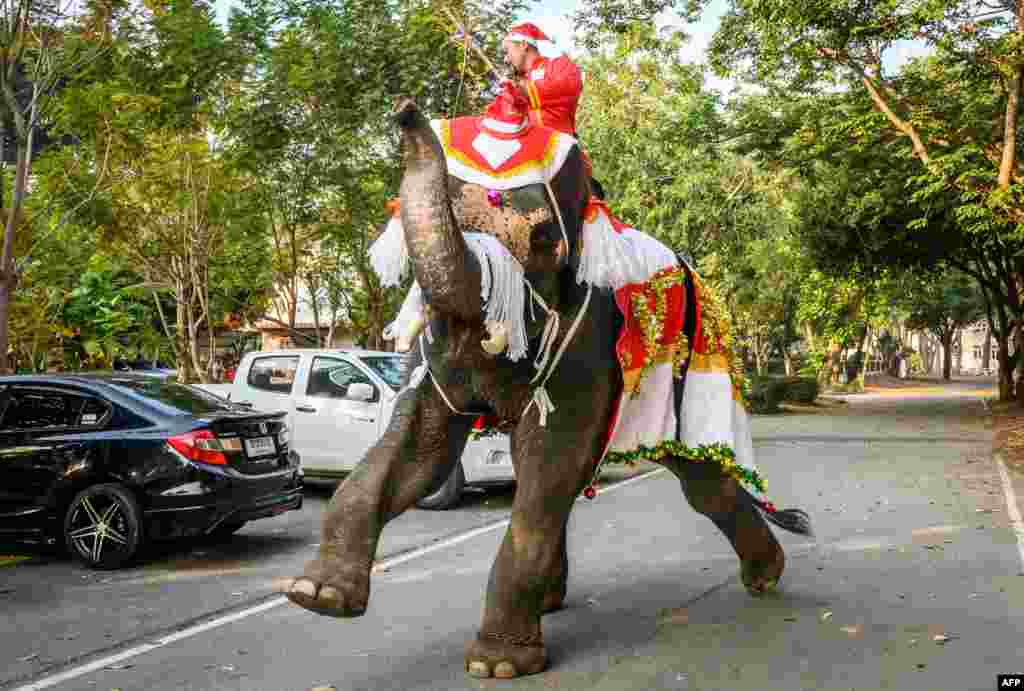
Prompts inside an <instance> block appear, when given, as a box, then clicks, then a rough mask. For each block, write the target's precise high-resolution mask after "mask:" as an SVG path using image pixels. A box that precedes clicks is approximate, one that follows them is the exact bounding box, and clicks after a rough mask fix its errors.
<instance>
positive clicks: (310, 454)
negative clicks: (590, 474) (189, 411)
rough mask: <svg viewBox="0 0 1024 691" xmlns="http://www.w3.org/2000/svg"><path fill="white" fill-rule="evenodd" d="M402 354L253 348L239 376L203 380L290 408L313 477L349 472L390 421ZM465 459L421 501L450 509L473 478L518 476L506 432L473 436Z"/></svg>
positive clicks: (266, 404) (296, 440)
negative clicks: (230, 379) (221, 380)
mask: <svg viewBox="0 0 1024 691" xmlns="http://www.w3.org/2000/svg"><path fill="white" fill-rule="evenodd" d="M402 357H403V356H402V355H399V354H396V353H388V352H380V351H371V350H357V349H346V350H312V349H310V350H306V349H303V350H275V351H267V352H258V353H249V354H248V355H246V356H245V357H244V358H243V359H242V362H241V364H239V366H238V370H237V371H236V372H235V379H234V382H233V383H231V384H220V385H217V384H214V385H207V386H204V387H203V388H205V389H207V390H209V391H212V392H213V393H217V394H219V395H221V396H224V397H225V398H230V399H231V400H232V401H233V402H235V403H238V404H241V405H249V406H252V408H253V409H254V410H259V411H265V412H272V411H278V410H283V411H285V412H287V413H288V426H289V428H290V431H291V440H292V442H291V443H292V449H293V450H294V451H295V452H296V453H298V454H299V458H300V460H301V462H302V468H303V471H304V473H305V475H306V477H307V478H312V479H318V478H323V479H337V478H341V477H343V476H344V475H345V474H346V473H347V472H348V471H349V470H351V469H352V468H353V467H355V465H356V464H357V463H358V462H359V461H360V460H361V459H362V458H363V455H364V454H365V453H366V451H367V450H368V449H369V448H370V447H371V446H372V445H373V444H374V442H376V441H377V439H379V438H380V437H381V435H382V434H383V433H384V430H385V429H387V425H388V421H389V420H390V419H391V413H392V411H393V409H394V405H395V399H396V397H397V393H398V388H399V386H400V381H401V360H402ZM461 460H462V462H461V463H460V464H459V465H457V466H456V467H455V470H454V471H453V473H452V475H451V477H450V478H449V479H448V481H447V482H445V484H444V485H443V486H442V487H441V488H440V489H438V490H437V491H436V492H435V493H434V494H432V495H430V496H428V497H425V498H424V499H422V500H420V502H418V506H420V507H421V508H429V509H447V508H451V507H453V506H455V505H456V504H458V502H459V498H460V496H461V494H462V490H463V487H464V486H466V485H477V486H480V485H490V484H507V483H510V482H514V480H515V475H514V473H513V471H512V458H511V455H510V453H509V440H508V437H507V436H506V435H499V436H494V437H484V438H481V439H475V440H474V439H471V440H470V441H469V443H467V444H466V450H465V451H464V452H463V454H462V459H461Z"/></svg>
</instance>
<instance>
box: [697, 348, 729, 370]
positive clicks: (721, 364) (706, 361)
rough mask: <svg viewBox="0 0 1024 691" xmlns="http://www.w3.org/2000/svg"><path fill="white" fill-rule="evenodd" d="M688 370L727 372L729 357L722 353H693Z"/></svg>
mask: <svg viewBox="0 0 1024 691" xmlns="http://www.w3.org/2000/svg"><path fill="white" fill-rule="evenodd" d="M689 371H690V372H720V373H722V374H729V358H727V357H726V356H725V355H723V354H722V353H693V355H692V356H691V357H690V367H689Z"/></svg>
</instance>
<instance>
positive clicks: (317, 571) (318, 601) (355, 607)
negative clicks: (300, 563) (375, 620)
mask: <svg viewBox="0 0 1024 691" xmlns="http://www.w3.org/2000/svg"><path fill="white" fill-rule="evenodd" d="M274 589H275V590H277V591H278V592H280V593H283V594H284V595H286V596H287V597H288V599H289V600H291V601H292V602H294V603H295V604H297V605H299V606H300V607H303V608H305V609H308V610H309V611H310V612H316V613H317V614H322V615H324V616H328V617H359V616H362V615H363V614H365V613H366V605H367V603H368V602H369V600H370V573H369V568H365V569H363V568H360V569H352V568H351V567H348V568H344V569H343V568H340V567H338V566H337V565H335V566H334V567H333V568H332V566H331V563H330V562H327V561H325V560H323V559H322V558H317V559H314V560H313V561H311V562H309V564H307V565H306V572H305V574H303V575H302V576H300V577H299V578H286V579H282V580H280V581H277V582H276V583H275V588H274Z"/></svg>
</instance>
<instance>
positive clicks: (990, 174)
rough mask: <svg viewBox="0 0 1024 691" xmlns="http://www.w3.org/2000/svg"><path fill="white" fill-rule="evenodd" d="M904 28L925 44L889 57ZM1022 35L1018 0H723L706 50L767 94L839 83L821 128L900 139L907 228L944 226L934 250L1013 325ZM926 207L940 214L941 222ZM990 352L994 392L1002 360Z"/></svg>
mask: <svg viewBox="0 0 1024 691" xmlns="http://www.w3.org/2000/svg"><path fill="white" fill-rule="evenodd" d="M908 40H917V41H920V42H922V43H923V44H926V45H927V46H929V47H930V48H931V50H932V55H930V56H928V57H925V58H919V59H916V60H913V61H911V62H909V63H908V64H907V65H905V66H902V67H900V68H898V69H897V70H892V69H890V67H889V64H890V63H889V62H888V60H887V54H888V53H889V52H890V51H891V50H892V49H893V48H894V47H895V46H896V45H897V44H898V43H899V42H900V41H908ZM1022 43H1024V6H1021V5H1020V4H1019V3H1009V2H1000V1H997V2H994V3H983V4H981V5H979V4H978V3H973V2H966V1H963V2H960V1H957V0H945V1H942V2H930V3H918V4H915V5H912V6H907V5H905V4H901V3H862V4H860V5H856V6H850V5H846V4H834V3H830V2H826V1H825V0H821V1H815V2H810V3H803V4H797V5H794V4H792V3H786V2H782V1H781V0H769V1H768V2H761V1H758V2H754V1H753V0H734V1H733V2H732V3H731V9H730V11H729V13H728V14H727V15H726V17H725V19H724V20H723V23H722V26H721V29H720V30H719V31H718V33H717V34H716V36H715V39H714V40H713V42H712V51H711V52H712V58H713V62H714V64H715V65H716V67H717V68H718V69H719V70H721V71H723V72H728V73H730V74H732V75H734V76H739V77H745V78H747V79H750V80H753V81H755V82H757V83H759V84H761V85H763V86H765V87H766V88H768V89H770V90H771V91H772V92H773V93H775V94H777V95H779V96H786V97H789V98H790V99H794V98H796V97H797V96H798V95H800V94H806V93H811V92H815V91H818V92H821V91H824V90H826V89H827V88H828V87H830V86H831V87H834V88H836V90H838V91H840V92H841V91H843V90H844V89H845V90H846V93H845V94H841V95H840V96H839V97H840V98H843V99H844V100H845V101H846V103H847V106H848V117H847V118H844V119H842V120H841V121H839V122H840V124H839V126H838V127H836V128H833V131H832V134H835V135H838V134H840V133H841V134H842V135H843V137H845V144H846V146H845V147H841V148H843V149H844V150H845V152H846V153H847V154H849V155H851V156H853V157H857V156H859V155H861V154H863V153H864V152H865V151H867V148H866V146H865V144H866V143H867V142H876V143H878V144H880V145H881V146H884V147H886V148H888V149H896V150H899V151H901V152H902V154H903V158H904V160H905V164H904V165H902V166H901V169H902V170H904V171H906V172H905V173H904V181H903V182H904V184H905V188H906V189H907V190H908V194H906V195H904V196H906V197H907V198H908V199H909V200H910V201H911V202H912V206H914V207H916V210H917V211H918V212H919V213H920V212H922V211H923V213H921V215H920V216H919V217H918V218H910V219H905V220H906V221H908V222H907V223H906V224H905V227H906V228H908V229H910V230H915V229H916V230H927V229H931V230H936V229H941V230H942V231H945V230H947V229H949V228H951V227H955V228H956V229H957V231H958V233H957V234H958V235H960V236H961V237H962V238H963V241H962V242H960V243H959V246H960V247H961V248H962V250H961V251H958V252H954V253H951V254H947V255H946V256H944V257H943V259H945V260H946V261H959V262H960V264H959V265H958V268H960V269H961V270H963V271H965V272H967V273H968V274H969V275H971V276H972V277H973V278H975V280H977V281H978V282H979V284H981V285H983V286H984V290H985V291H986V293H987V294H988V295H989V297H990V298H991V300H992V301H993V303H994V308H995V310H996V311H997V312H998V311H1000V310H1003V311H1006V312H1008V313H1009V314H1008V316H1010V317H1012V318H1013V319H1015V320H1016V321H1017V322H1018V323H1019V322H1020V319H1021V315H1022V310H1024V303H1022V300H1021V294H1020V291H1019V289H1018V283H1019V278H1018V276H1020V275H1021V274H1022V270H1024V265H1022V258H1021V252H1020V249H1021V245H1020V239H1021V234H1020V232H1019V229H1020V224H1021V221H1022V220H1024V215H1022V212H1021V208H1022V207H1021V203H1020V201H1021V192H1022V188H1021V186H1020V176H1021V170H1020V162H1019V151H1020V142H1019V138H1018V135H1017V120H1018V115H1019V100H1020V86H1021V76H1022V68H1024V53H1022V51H1021V45H1022ZM819 131H820V130H819ZM806 134H808V135H809V134H812V133H811V132H808V133H806ZM839 143H840V139H839V138H838V137H837V138H835V139H834V140H833V144H839ZM882 158H888V159H889V160H891V159H892V158H893V157H892V156H887V157H882ZM935 206H938V207H940V208H941V209H942V214H941V215H942V216H943V217H944V218H943V222H942V223H939V224H936V223H934V213H933V211H934V207H935ZM993 326H994V327H995V325H993ZM1000 360H1001V385H1000V390H1001V395H1002V396H1003V397H1006V396H1008V395H1009V389H1010V387H1009V383H1010V380H1009V371H1008V370H1007V369H1006V364H1007V361H1006V360H1004V359H1003V358H1001V359H1000Z"/></svg>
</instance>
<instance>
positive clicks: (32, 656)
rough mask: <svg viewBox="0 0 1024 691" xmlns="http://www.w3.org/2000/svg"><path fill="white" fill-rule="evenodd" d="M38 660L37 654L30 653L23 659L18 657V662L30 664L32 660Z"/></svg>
mask: <svg viewBox="0 0 1024 691" xmlns="http://www.w3.org/2000/svg"><path fill="white" fill-rule="evenodd" d="M38 659H39V653H32V654H31V655H26V656H25V657H19V658H18V662H31V661H32V660H38Z"/></svg>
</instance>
